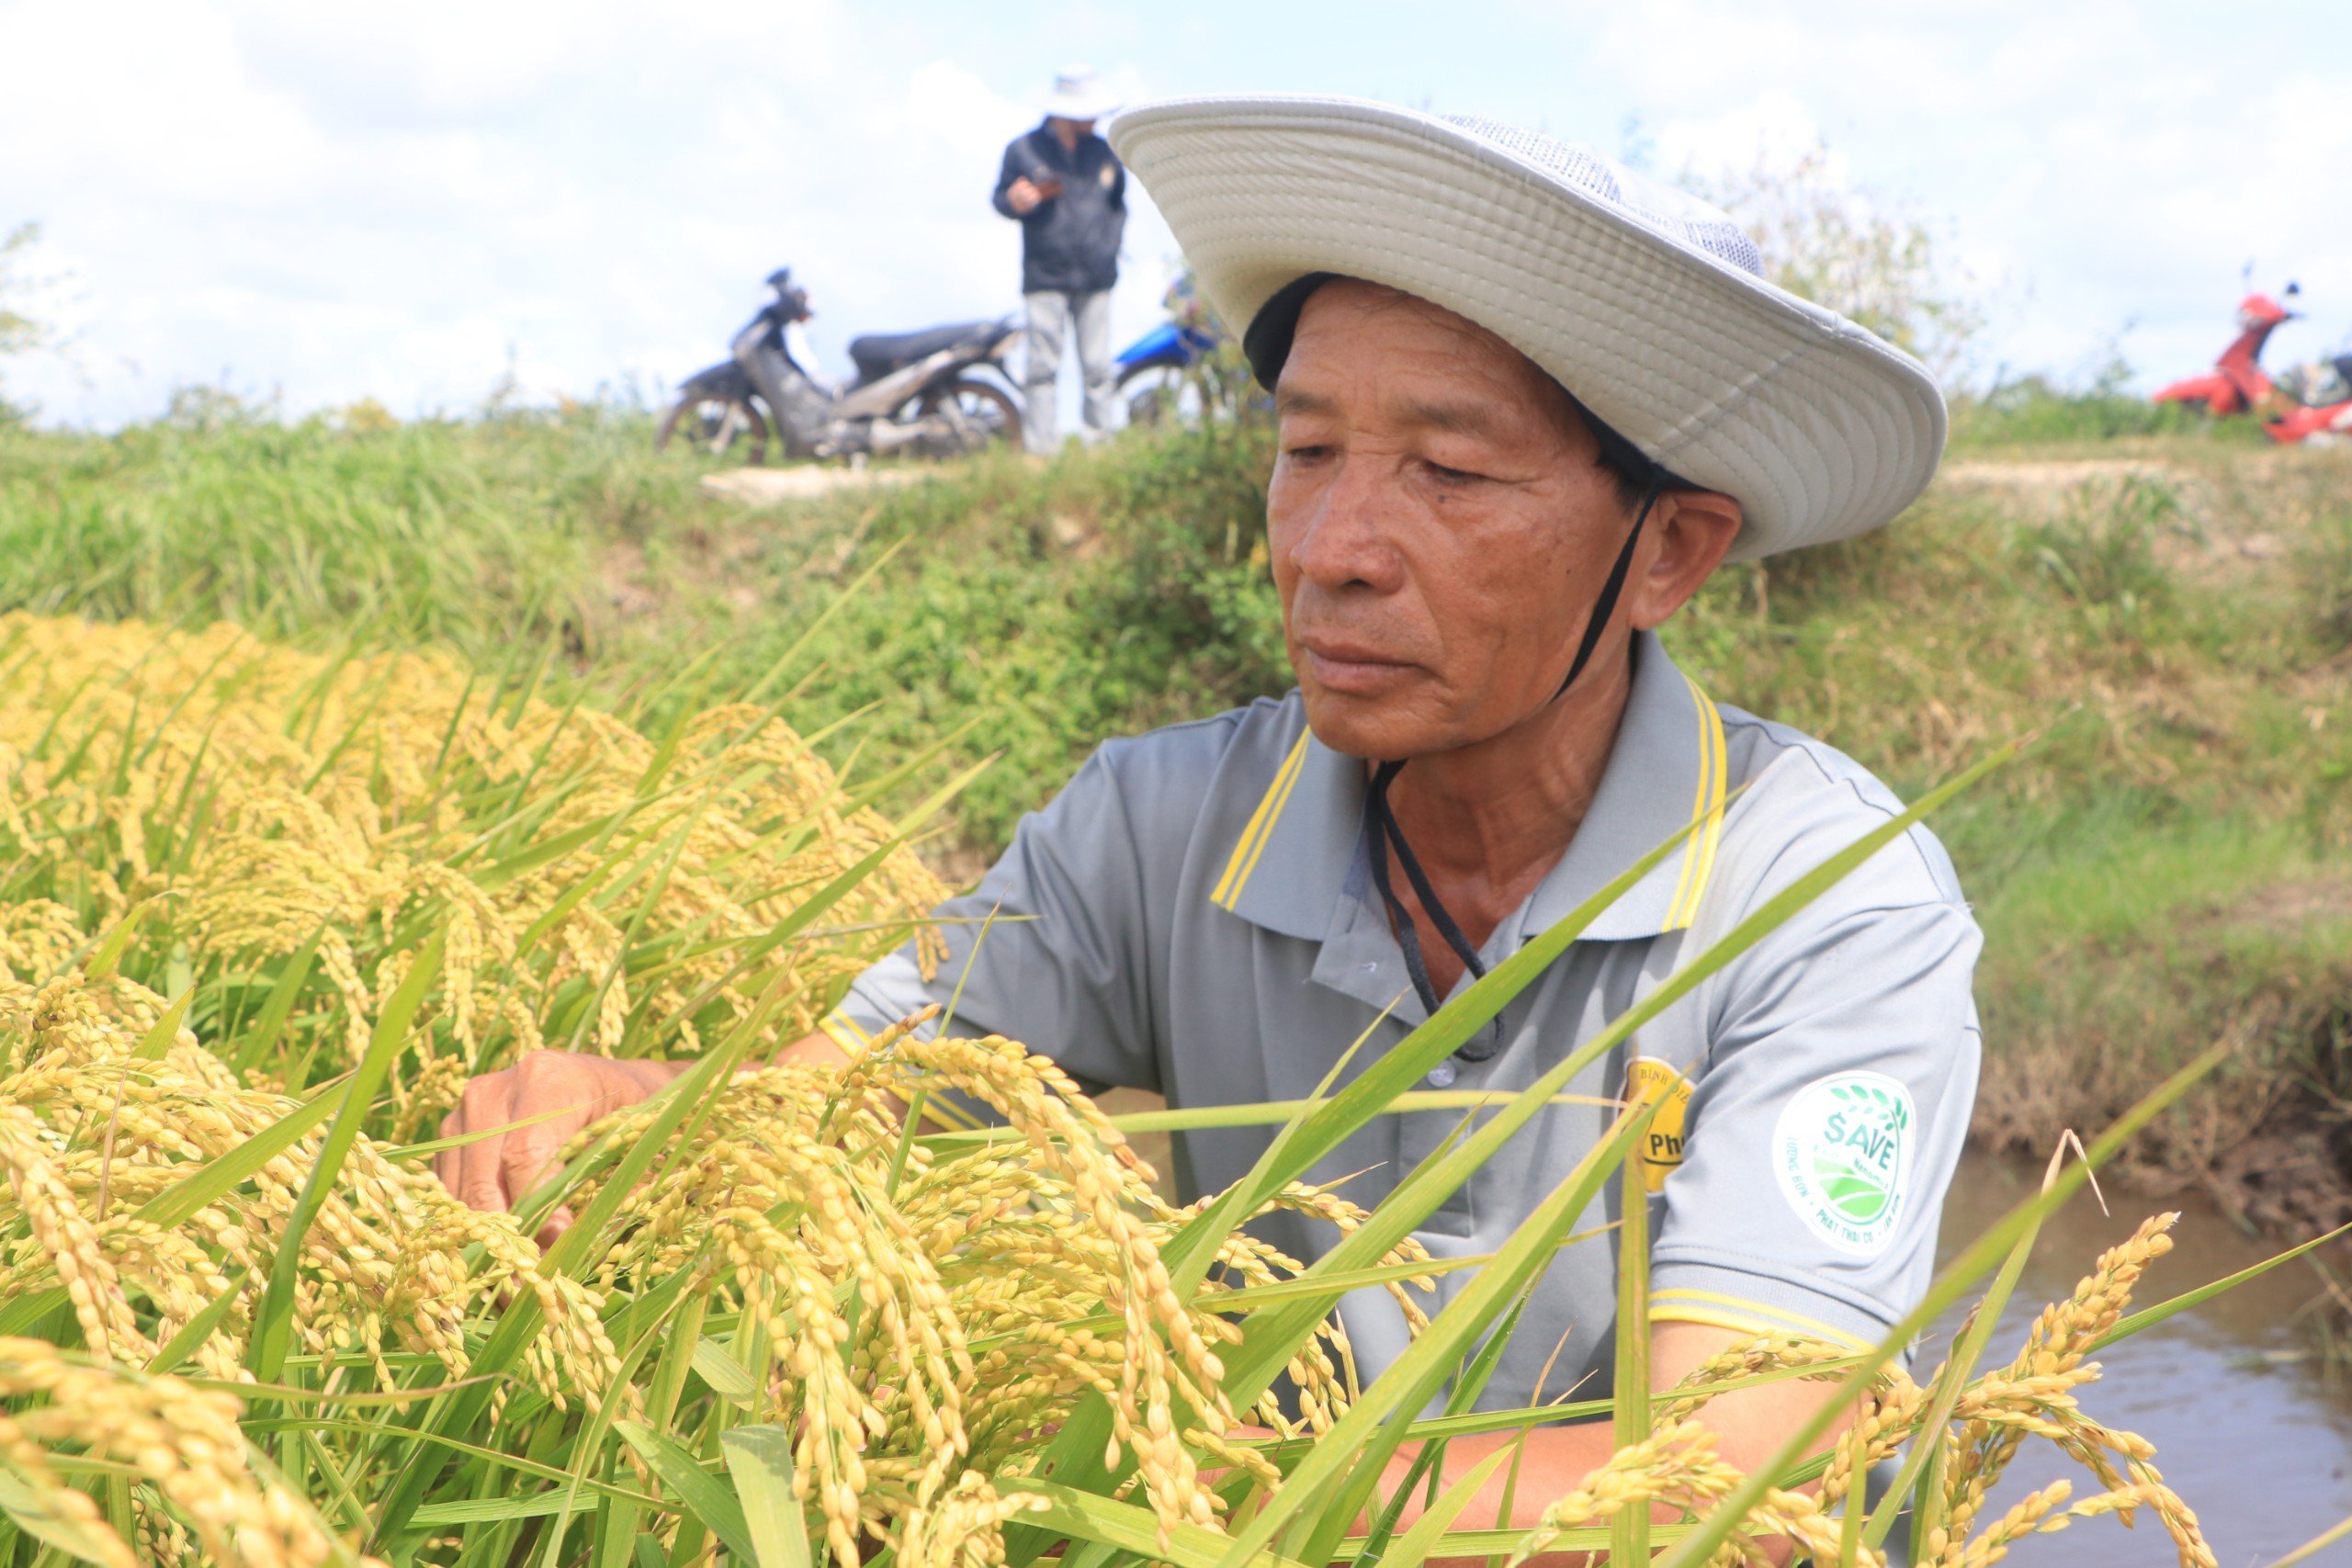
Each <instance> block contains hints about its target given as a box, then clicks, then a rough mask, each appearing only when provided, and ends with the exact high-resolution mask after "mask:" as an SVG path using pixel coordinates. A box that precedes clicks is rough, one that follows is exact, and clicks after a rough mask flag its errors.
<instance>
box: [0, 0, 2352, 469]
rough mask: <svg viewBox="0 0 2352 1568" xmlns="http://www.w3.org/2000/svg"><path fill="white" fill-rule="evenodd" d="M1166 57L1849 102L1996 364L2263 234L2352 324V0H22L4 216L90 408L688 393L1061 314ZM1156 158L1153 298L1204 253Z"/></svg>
mask: <svg viewBox="0 0 2352 1568" xmlns="http://www.w3.org/2000/svg"><path fill="white" fill-rule="evenodd" d="M1073 62H1090V63H1091V64H1093V65H1095V66H1096V67H1097V68H1099V69H1100V70H1101V71H1102V72H1103V73H1104V74H1105V75H1106V76H1107V77H1108V78H1109V79H1110V80H1111V81H1112V82H1113V84H1114V85H1115V86H1116V87H1117V88H1118V90H1119V91H1120V92H1121V93H1122V94H1123V95H1124V96H1127V97H1128V98H1130V99H1134V100H1140V99H1142V98H1146V97H1151V96H1172V95H1182V94H1186V93H1204V92H1217V91H1230V90H1288V91H1303V92H1325V93H1345V94H1351V95H1356V96H1366V97H1374V98H1382V99H1386V100H1389V101H1392V102H1399V103H1405V104H1411V105H1417V106H1425V107H1430V108H1433V109H1436V110H1438V111H1440V112H1446V113H1453V112H1464V113H1477V114H1482V115H1485V116H1487V117H1489V118H1498V119H1504V120H1510V121H1516V122H1518V123H1521V124H1526V125H1530V126H1534V127H1538V128H1541V129H1543V130H1548V131H1550V132H1552V133H1553V134H1555V135H1558V136H1563V137H1566V138H1569V139H1572V140H1577V141H1584V142H1587V143H1589V144H1590V145H1592V146H1595V147H1597V148H1599V149H1600V150H1602V151H1604V152H1620V151H1623V150H1627V149H1629V148H1633V147H1641V148H1644V149H1646V151H1647V152H1648V155H1649V157H1650V159H1651V161H1652V163H1653V164H1654V165H1655V166H1657V167H1659V168H1660V169H1662V170H1664V171H1666V172H1668V173H1672V172H1675V171H1678V170H1681V169H1685V168H1689V169H1694V170H1699V171H1702V172H1704V171H1706V170H1709V169H1713V168H1723V167H1738V166H1747V165H1749V164H1753V162H1754V161H1755V159H1756V157H1757V154H1758V150H1759V147H1769V148H1778V149H1782V150H1787V149H1792V148H1797V147H1802V146H1804V145H1805V144H1807V143H1809V142H1811V141H1813V140H1815V139H1816V138H1817V139H1819V140H1820V141H1822V142H1824V143H1825V144H1826V146H1827V148H1828V149H1829V150H1830V152H1832V154H1833V155H1834V157H1833V163H1832V165H1831V166H1832V168H1833V169H1834V170H1835V172H1836V173H1837V175H1838V177H1840V178H1842V179H1843V180H1845V181H1847V182H1849V184H1850V185H1851V186H1852V187H1853V188H1854V189H1855V190H1856V191H1857V192H1860V193H1865V194H1866V195H1867V196H1868V197H1870V198H1871V199H1872V200H1875V201H1877V202H1878V203H1880V204H1881V205H1882V206H1883V207H1885V208H1887V209H1891V210H1895V211H1900V212H1903V213H1905V214H1908V215H1910V216H1912V217H1916V218H1917V219H1918V220H1922V221H1924V222H1926V223H1928V225H1929V227H1930V229H1931V230H1932V231H1933V232H1934V233H1935V234H1936V235H1937V236H1938V238H1939V242H1940V243H1941V244H1942V247H1943V252H1944V254H1945V255H1946V256H1947V257H1948V258H1949V260H1950V262H1951V266H1952V269H1953V276H1954V277H1955V278H1956V279H1959V280H1961V281H1962V283H1963V286H1964V287H1966V288H1969V289H1971V290H1973V291H1974V292H1976V293H1977V294H1979V295H1981V297H1982V299H1983V302H1984V307H1985V311H1986V314H1987V317H1988V326H1987V327H1986V329H1985V333H1984V334H1983V336H1982V338H1981V340H1980V342H1979V344H1978V346H1977V352H1976V358H1975V363H1974V367H1973V374H1974V375H1975V376H1976V377H1977V378H1979V379H1983V378H1988V377H1992V376H1995V375H2000V374H2007V375H2017V374H2022V373H2025V372H2029V371H2036V370H2039V371H2044V372H2049V373H2053V374H2056V375H2058V376H2059V377H2061V378H2083V377H2085V376H2087V375H2088V374H2089V373H2090V371H2091V370H2092V369H2093V368H2094V367H2096V366H2097V365H2098V363H2100V362H2101V361H2102V360H2103V359H2104V358H2105V357H2106V355H2107V354H2108V352H2109V345H2116V346H2120V350H2121V352H2122V353H2123V354H2124V355H2125V356H2126V357H2127V358H2128V359H2129V361H2130V362H2131V365H2132V366H2133V367H2135V368H2136V370H2137V371H2138V372H2139V374H2140V380H2141V384H2142V385H2143V386H2144V385H2148V384H2153V383H2154V381H2157V380H2161V379H2168V378H2171V377H2173V376H2177V375H2183V374H2187V373H2189V372H2191V371H2194V370H2197V369H2199V368H2201V367H2203V366H2205V365H2206V364H2208V363H2210V362H2211V359H2212V357H2213V355H2215V353H2216V352H2218V350H2219V349H2220V348H2221V347H2222V344H2223V342H2224V341H2225V340H2226V338H2227V337H2228V335H2229V331H2230V328H2229V318H2230V312H2231V310H2232V309H2233V306H2234V304H2235V302H2236V300H2237V298H2238V296H2239V295H2240V293H2241V292H2243V288H2242V285H2241V270H2242V269H2243V268H2244V267H2245V265H2247V264H2248V263H2249V262H2251V263H2252V264H2253V272H2252V277H2253V280H2254V282H2255V283H2256V284H2257V285H2260V286H2267V287H2271V288H2277V287H2280V286H2282V285H2283V284H2284V282H2285V281H2286V280H2287V279H2289V278H2290V277H2291V278H2295V279H2298V280H2300V281H2301V285H2302V288H2303V290H2304V294H2303V301H2304V306H2305V308H2306V309H2307V310H2309V311H2310V312H2311V314H2312V319H2311V320H2310V321H2304V322H2298V323H2294V324H2293V325H2291V326H2290V327H2289V328H2287V329H2285V330H2284V331H2282V333H2280V335H2279V336H2278V338H2277V339H2276V340H2275V342H2274V344H2273V347H2272V350H2271V353H2272V355H2273V356H2274V359H2275V360H2276V361H2277V362H2280V363H2283V362H2284V361H2285V360H2286V359H2288V358H2290V357H2304V356H2309V355H2315V354H2317V353H2319V352H2320V351H2321V350H2322V349H2323V348H2329V349H2342V348H2352V203H2347V201H2346V194H2345V193H2346V190H2347V188H2352V173H2347V171H2352V3H2347V0H2302V3H2297V0H2281V3H2274V4H2269V5H2266V6H2261V7H2259V8H2249V9H2241V8H2238V7H2232V6H2214V5H2211V4H2210V3H2196V4H2188V3H2178V0H2143V3H2140V4H2122V3H2118V0H1962V3H1959V4H1953V3H1952V0H1940V3H1938V4H1915V3H1912V0H1815V3H1811V4H1798V3H1795V0H1620V3H1618V4H1614V5H1606V6H1600V5H1569V4H1535V3H1532V0H1522V3H1509V0H1501V3H1483V4H1482V3H1477V0H1453V3H1452V4H1448V5H1434V4H1430V0H1420V3H1419V4H1395V3H1391V0H1349V3H1347V4H1341V5H1331V4H1323V3H1320V0H1313V3H1310V0H1287V3H1284V4H1280V5H1275V4H1268V3H1267V0H1191V3H1188V4H1182V5H1178V4H1170V3H1168V0H1158V3H1155V4H1151V5H1116V4H1108V3H1069V4H1053V3H1037V4H1029V3H1024V0H979V3H966V4H947V3H937V0H904V3H898V4H881V3H877V0H864V3H849V0H695V3H693V4H691V5H679V6H669V5H665V4H660V3H654V0H633V3H630V0H619V3H616V0H563V3H561V4H555V3H551V0H463V3H458V0H404V3H403V4H402V5H400V6H343V5H320V4H317V3H316V0H159V3H148V0H79V3H76V4H70V5H62V4H58V3H57V0H0V171H5V177H0V233H4V232H6V231H8V230H9V229H12V228H13V227H14V226H16V225H17V224H18V223H20V222H24V221H37V222H39V223H40V225H41V230H42V240H41V243H40V246H39V247H38V248H37V249H36V250H35V251H34V252H33V253H32V254H30V255H29V256H28V257H27V258H26V259H25V264H24V267H23V269H22V270H25V271H28V272H29V273H30V274H32V275H34V276H35V278H36V281H37V283H38V284H39V287H38V288H37V289H36V292H35V295H34V299H33V304H34V306H35V310H36V313H37V314H40V315H41V316H43V317H45V318H46V319H48V320H50V321H52V322H53V323H55V325H56V326H57V327H58V329H59V331H58V333H57V336H58V338H59V343H58V345H57V346H56V347H55V348H53V349H51V350H48V351H44V352H41V353H39V354H36V355H31V356H28V357H27V358H24V359H22V360H19V361H16V362H0V378H5V379H4V380H0V386H5V389H6V392H7V394H8V395H9V396H10V397H11V398H13V399H16V400H31V401H34V402H36V403H37V404H39V405H40V411H41V417H42V419H43V421H44V422H45V423H56V424H71V425H88V426H96V427H113V426H116V425H119V424H121V423H126V422H132V421H138V420H142V419H150V418H153V417H154V416H155V415H156V414H158V413H159V412H161V411H162V410H163V408H164V406H165V403H166V401H167V400H168V399H169V396H170V394H171V392H172V390H173V389H175V388H177V387H182V386H187V385H192V384H210V385H218V386H225V387H227V388H228V389H232V390H233V391H236V392H238V393H240V394H241V395H243V396H247V397H254V398H264V399H275V400H277V405H278V406H279V407H280V408H281V409H282V410H283V411H284V412H287V413H288V414H289V415H300V414H303V413H307V412H311V411H315V410H321V409H332V408H335V407H338V406H341V405H345V404H348V403H350V402H353V401H355V400H359V399H362V398H374V399H376V400H379V401H380V402H381V403H383V404H384V405H386V406H387V407H389V408H390V410H391V411H392V412H394V413H396V414H400V415H402V416H411V415H416V414H424V413H433V412H448V413H459V412H466V411H468V410H470V409H473V408H477V407H479V406H481V403H482V401H483V400H484V399H485V398H486V397H488V396H489V395H490V393H491V391H492V389H493V388H494V387H496V386H498V385H500V384H501V383H502V381H504V380H506V379H507V378H510V377H511V378H512V381H513V383H514V386H515V389H516V392H517V394H518V395H519V396H520V397H522V398H523V399H525V400H532V401H548V400H554V399H556V398H558V397H561V396H571V397H584V396H590V395H594V394H595V393H596V392H597V391H598V389H609V390H614V391H618V392H621V393H623V394H628V395H635V396H639V397H642V398H645V399H648V400H658V399H659V398H661V397H662V394H663V393H664V392H665V391H666V390H667V389H670V388H671V387H673V386H674V384H675V383H676V381H677V380H678V379H679V378H682V377H683V376H684V375H686V374H688V373H690V372H692V371H693V370H695V369H696V368H698V367H700V366H702V365H704V364H707V363H708V362H710V361H711V360H713V359H716V358H718V357H721V356H723V355H724V353H725V350H726V344H727V341H728V338H729V335H730V334H731V333H732V332H733V331H734V329H735V328H736V327H737V326H738V325H740V324H741V321H744V320H745V319H746V318H748V317H749V316H750V314H751V313H752V310H754V309H755V308H756V307H757V305H758V303H759V299H760V295H761V292H762V290H761V286H760V279H761V278H762V277H763V276H765V275H766V273H767V272H768V271H769V270H770V269H772V268H773V267H775V266H777V265H787V264H788V265H791V266H792V267H793V268H794V270H795V273H796V275H797V276H798V277H800V278H801V279H802V280H803V281H804V282H805V284H806V286H807V287H808V288H809V291H810V294H811V296H812V299H813V302H814V305H815V307H816V310H817V311H818V316H817V319H816V321H813V322H812V323H811V325H810V336H811V339H812V341H813V343H814V345H815V347H816V349H817V352H818V355H819V358H820V362H821V364H820V368H821V369H823V370H825V371H827V372H829V373H832V374H840V373H842V372H844V371H846V370H847V368H848V363H847V355H846V354H845V352H844V345H845V344H846V343H847V341H848V340H849V338H851V337H852V336H854V335H856V334H857V333H864V332H896V331H910V330H913V329H916V328H920V327H924V326H928V325H932V324H933V323H936V322H939V321H951V320H961V319H967V318H974V317H984V316H994V315H999V314H1001V313H1004V312H1006V311H1009V310H1014V309H1016V308H1017V307H1018V303H1019V301H1018V258H1019V233H1018V230H1017V228H1016V227H1015V225H1013V224H1012V223H1010V222H1008V221H1006V220H1002V219H1000V218H999V217H998V216H997V215H996V214H995V212H994V211H993V210H992V209H990V208H989V204H988V193H989V186H990V184H991V182H992V180H993V177H994V175H995V171H996V167H997V161H998V158H999V156H1000V154H1001V149H1002V147H1003V144H1004V142H1005V141H1006V140H1007V139H1008V138H1009V137H1011V136H1013V135H1015V134H1018V133H1019V132H1021V131H1022V130H1024V129H1026V128H1028V127H1029V126H1031V125H1033V124H1035V121H1036V118H1037V106H1038V104H1039V102H1040V101H1041V99H1042V96H1043V95H1044V93H1045V90H1046V86H1047V85H1048V82H1049V79H1050V77H1051V75H1052V73H1053V72H1054V71H1055V70H1056V69H1057V68H1058V67H1060V66H1063V65H1065V64H1069V63H1073ZM1175 260H1176V256H1175V246H1174V244H1173V243H1172V241H1171V240H1170V237H1169V234H1168V231H1167V229H1166V227H1165V226H1164V225H1163V224H1162V223H1161V222H1160V221H1159V218H1158V215H1157V214H1156V213H1155V212H1153V211H1151V210H1150V209H1149V204H1148V198H1146V197H1142V195H1141V194H1140V193H1138V196H1137V199H1136V204H1135V211H1134V215H1133V218H1132V219H1131V221H1130V223H1129V226H1128V232H1127V243H1126V251H1125V264H1124V272H1123V277H1122V281H1121V284H1120V287H1119V290H1118V292H1117V294H1116V295H1115V296H1114V318H1113V319H1114V335H1115V336H1116V337H1117V338H1118V340H1119V341H1120V342H1121V343H1122V344H1124V343H1125V342H1126V341H1128V340H1130V339H1132V338H1133V337H1135V336H1136V335H1138V334H1139V333H1142V332H1143V331H1145V330H1146V329H1147V328H1148V326H1149V325H1150V324H1151V323H1152V321H1154V320H1155V319H1156V317H1157V311H1158V299H1159V292H1160V290H1161V288H1163V287H1164V285H1165V283H1166V281H1167V278H1168V277H1169V276H1170V269H1171V268H1172V266H1173V265H1175Z"/></svg>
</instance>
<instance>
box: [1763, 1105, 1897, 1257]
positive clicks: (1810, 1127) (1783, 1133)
mask: <svg viewBox="0 0 2352 1568" xmlns="http://www.w3.org/2000/svg"><path fill="white" fill-rule="evenodd" d="M1916 1121H1917V1114H1916V1112H1915V1111H1914V1110H1913V1107H1912V1102H1911V1091H1910V1090H1909V1089H1905V1087H1904V1086H1903V1085H1902V1084H1901V1083H1899V1082H1897V1081H1896V1080H1894V1078H1891V1077H1885V1076H1884V1075H1883V1074H1879V1073H1840V1074H1838V1076H1836V1077H1826V1078H1821V1079H1818V1080H1816V1081H1815V1082H1814V1083H1811V1084H1808V1085H1806V1086H1805V1087H1804V1089H1801V1090H1799V1091H1798V1092H1797V1094H1796V1096H1795V1098H1794V1099H1792V1100H1790V1101H1789V1104H1788V1106H1787V1107H1786V1109H1784V1110H1783V1111H1781V1118H1780V1121H1779V1122H1778V1123H1777V1124H1776V1125H1775V1126H1774V1129H1773V1135H1772V1156H1773V1158H1772V1165H1773V1172H1774V1174H1775V1175H1776V1176H1777V1177H1778V1178H1779V1179H1780V1183H1781V1194H1782V1196H1784V1197H1785V1198H1787V1199H1788V1201H1789V1206H1790V1207H1791V1208H1792V1209H1794V1210H1795V1211H1796V1213H1797V1217H1798V1218H1799V1219H1802V1220H1803V1221H1804V1223H1805V1225H1806V1227H1807V1228H1808V1229H1810V1230H1811V1231H1812V1232H1813V1233H1814V1234H1815V1235H1817V1236H1819V1237H1821V1239H1822V1240H1824V1241H1826V1242H1827V1243H1828V1244H1829V1245H1830V1246H1832V1247H1836V1248H1837V1249H1838V1251H1840V1252H1848V1253H1854V1254H1857V1255H1860V1256H1865V1257H1868V1256H1873V1255H1875V1254H1877V1253H1880V1252H1883V1251H1884V1250H1885V1249H1886V1245H1887V1243H1888V1242H1889V1241H1890V1240H1892V1239H1893V1237H1894V1227H1895V1224H1896V1222H1897V1221H1898V1220H1899V1219H1900V1218H1901V1217H1902V1211H1903V1191H1904V1185H1905V1180H1906V1179H1907V1178H1908V1177H1909V1175H1910V1171H1911V1150H1912V1143H1913V1132H1912V1130H1913V1124H1914V1122H1916Z"/></svg>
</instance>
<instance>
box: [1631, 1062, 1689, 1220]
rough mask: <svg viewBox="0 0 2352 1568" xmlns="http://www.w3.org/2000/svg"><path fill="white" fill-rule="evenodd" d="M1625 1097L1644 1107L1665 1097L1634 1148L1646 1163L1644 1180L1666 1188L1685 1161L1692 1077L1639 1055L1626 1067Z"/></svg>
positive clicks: (1651, 1186) (1650, 1185) (1653, 1187)
mask: <svg viewBox="0 0 2352 1568" xmlns="http://www.w3.org/2000/svg"><path fill="white" fill-rule="evenodd" d="M1625 1100H1626V1102H1627V1103H1628V1104H1631V1105H1635V1106H1642V1105H1647V1104H1649V1103H1650V1102H1651V1101H1653V1100H1663V1101H1664V1102H1665V1103H1663V1104H1661V1105H1660V1106H1659V1107H1658V1110H1657V1115H1655V1116H1653V1117H1651V1118H1650V1124H1649V1128H1648V1130H1647V1131H1645V1133H1644V1134H1642V1141H1641V1143H1640V1144H1639V1145H1636V1146H1635V1148H1634V1158H1635V1159H1637V1160H1639V1161H1641V1164H1642V1180H1643V1182H1644V1183H1645V1185H1646V1186H1647V1187H1648V1188H1649V1190H1651V1191H1652V1192H1660V1191H1663V1190H1665V1189H1666V1179H1667V1178H1668V1177H1669V1176H1671V1175H1673V1174H1674V1171H1675V1168H1677V1167H1678V1166H1679V1165H1680V1164H1681V1163H1682V1138H1683V1127H1684V1124H1685V1122H1687V1121H1688V1120H1689V1117H1690V1113H1691V1080H1690V1079H1689V1078H1687V1077H1683V1076H1682V1074H1681V1073H1680V1072H1679V1070H1677V1069H1676V1067H1675V1066H1674V1065H1673V1064H1672V1063H1670V1062H1661V1061H1659V1060H1658V1059H1657V1057H1655V1056H1636V1057H1634V1059H1633V1060H1632V1061H1631V1062H1629V1063H1627V1064H1626V1066H1625Z"/></svg>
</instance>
